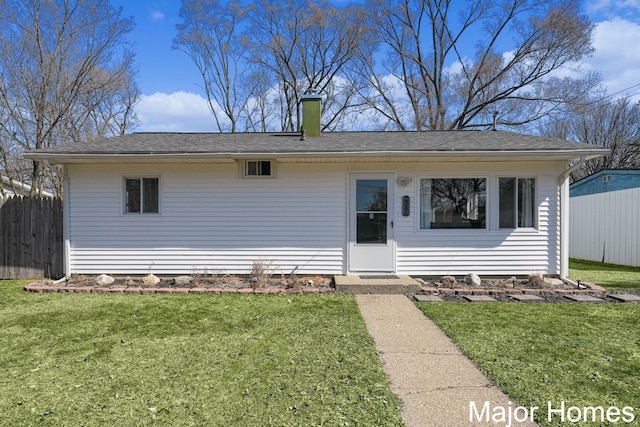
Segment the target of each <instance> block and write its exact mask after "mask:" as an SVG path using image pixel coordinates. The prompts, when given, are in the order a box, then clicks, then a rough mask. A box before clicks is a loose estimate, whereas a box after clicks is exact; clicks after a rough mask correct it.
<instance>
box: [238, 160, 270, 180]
mask: <svg viewBox="0 0 640 427" xmlns="http://www.w3.org/2000/svg"><path fill="white" fill-rule="evenodd" d="M273 172H274V170H273V164H272V163H271V160H247V161H245V163H244V176H245V177H250V178H254V177H272V176H273Z"/></svg>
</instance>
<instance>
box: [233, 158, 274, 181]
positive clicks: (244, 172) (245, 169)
mask: <svg viewBox="0 0 640 427" xmlns="http://www.w3.org/2000/svg"><path fill="white" fill-rule="evenodd" d="M251 163H256V171H257V172H258V173H257V174H256V175H250V174H249V165H250V164H251ZM262 163H269V172H270V173H269V174H268V175H266V174H261V173H260V172H261V170H262V167H261V164H262ZM240 165H241V166H240V167H241V170H240V176H241V177H242V178H245V179H273V178H275V177H276V161H275V160H268V159H249V160H243V161H242V162H240Z"/></svg>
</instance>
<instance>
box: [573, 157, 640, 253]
mask: <svg viewBox="0 0 640 427" xmlns="http://www.w3.org/2000/svg"><path fill="white" fill-rule="evenodd" d="M569 195H570V199H569V200H570V202H569V205H570V207H571V208H570V215H569V216H570V228H569V236H570V238H569V248H570V249H569V255H570V256H571V257H573V258H580V259H587V260H591V261H600V262H609V263H613V264H623V265H632V266H640V243H639V242H640V223H639V222H638V211H640V170H617V169H605V170H601V171H599V172H596V173H594V174H593V175H590V176H588V177H586V178H583V179H581V180H580V181H576V182H574V183H573V184H571V186H570V189H569Z"/></svg>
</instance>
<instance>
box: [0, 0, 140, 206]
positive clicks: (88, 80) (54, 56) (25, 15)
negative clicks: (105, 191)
mask: <svg viewBox="0 0 640 427" xmlns="http://www.w3.org/2000/svg"><path fill="white" fill-rule="evenodd" d="M0 22H2V27H1V28H0V112H1V114H2V126H0V142H1V144H2V149H3V155H2V156H1V157H0V160H1V161H2V167H3V168H4V169H5V171H7V172H11V173H12V174H13V175H14V176H16V177H17V179H22V180H24V181H26V182H27V183H29V184H30V185H31V193H32V195H34V194H38V193H39V192H41V191H42V190H43V188H44V187H45V185H50V184H51V183H50V182H49V183H46V182H47V179H48V178H51V177H52V175H51V170H45V166H44V165H42V164H40V163H33V165H32V167H31V168H30V169H31V170H30V171H29V173H28V176H25V175H26V174H25V173H24V172H25V171H24V168H25V166H26V164H25V163H24V162H20V161H19V160H17V156H19V154H20V153H21V152H22V151H23V150H29V149H39V148H46V147H51V146H54V145H59V144H68V143H73V142H78V141H79V140H86V139H91V138H96V137H101V136H108V135H114V134H120V133H123V132H124V130H125V129H127V128H128V127H129V126H130V125H131V123H133V122H134V121H135V116H134V114H133V110H132V107H133V105H134V104H135V102H136V101H137V99H138V91H137V88H136V86H135V84H134V82H133V79H132V76H133V75H134V73H135V70H134V67H133V53H132V52H131V51H130V50H129V46H128V43H127V41H126V38H125V37H126V35H127V33H129V32H130V31H131V30H132V29H133V20H132V19H130V18H124V17H123V16H122V12H121V10H119V9H114V8H113V7H112V6H111V4H110V3H109V1H108V0H0ZM53 185H54V186H55V190H56V191H57V192H58V193H60V192H61V186H60V181H59V179H56V180H55V181H54V182H53Z"/></svg>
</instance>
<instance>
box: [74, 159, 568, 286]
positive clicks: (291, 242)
mask: <svg viewBox="0 0 640 427" xmlns="http://www.w3.org/2000/svg"><path fill="white" fill-rule="evenodd" d="M564 167H565V163H564V162H561V161H560V162H499V163H498V162H487V161H485V162H475V163H471V162H469V163H445V162H436V161H434V162H429V163H426V162H425V163H417V162H415V163H409V162H407V163H384V162H379V163H299V164H297V163H286V162H278V177H277V179H265V180H262V179H257V180H252V179H242V177H239V176H238V165H237V164H235V163H228V164H220V163H217V164H185V165H179V164H147V165H134V164H123V165H118V166H116V165H68V166H67V169H68V175H69V181H68V185H69V189H70V190H69V193H68V196H69V200H68V202H69V205H70V209H69V222H70V227H69V233H68V235H69V240H70V265H71V272H72V273H76V274H99V273H110V274H147V273H154V274H176V273H181V274H194V273H205V272H208V273H218V274H225V273H228V274H247V273H248V272H249V271H250V268H251V264H252V263H253V261H256V260H268V261H272V262H273V265H274V266H275V267H276V268H277V273H278V274H279V273H283V274H289V273H291V272H292V271H293V270H295V271H296V273H298V274H344V273H347V268H348V267H347V266H348V260H347V256H348V254H347V250H346V247H347V239H348V232H347V231H348V230H347V228H348V225H347V224H348V219H349V212H348V200H349V199H348V183H349V179H348V177H349V174H350V173H355V172H363V173H378V172H384V173H394V175H395V176H396V177H403V178H407V177H408V178H410V179H409V181H410V182H408V183H407V185H400V184H398V183H396V182H393V183H392V185H394V186H395V188H394V192H393V193H394V198H393V200H390V201H389V203H395V205H394V209H393V211H394V212H395V214H394V229H393V233H392V236H393V239H394V241H393V244H395V245H396V248H395V254H396V260H395V265H396V268H397V273H398V274H413V275H434V276H435V275H442V274H455V275H461V274H467V273H470V272H476V273H478V274H480V275H482V274H485V275H523V274H529V273H532V272H539V273H550V274H558V273H559V268H560V267H559V265H560V254H559V252H560V250H559V241H560V234H559V218H558V215H559V210H558V204H559V190H558V177H559V175H560V173H561V172H562V171H563V169H564ZM516 174H517V175H520V174H523V175H525V176H531V177H535V178H536V186H537V189H536V204H537V207H536V209H537V212H536V213H537V225H538V227H537V228H536V229H508V230H501V229H500V228H499V221H498V219H499V218H498V210H499V204H498V179H499V177H500V176H516ZM126 176H161V178H162V179H161V185H160V189H161V195H160V212H161V215H126V214H123V212H122V200H123V198H124V195H123V194H122V193H123V185H122V177H126ZM421 177H435V178H439V177H442V178H465V177H469V178H471V177H486V179H487V213H486V215H487V225H486V229H464V230H462V229H454V230H443V229H440V230H420V223H419V207H420V204H419V183H420V178H421ZM403 196H408V197H409V203H410V209H409V216H402V202H401V200H402V197H403Z"/></svg>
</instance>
